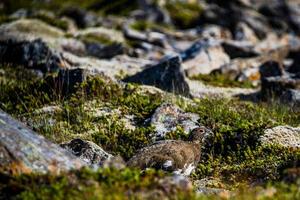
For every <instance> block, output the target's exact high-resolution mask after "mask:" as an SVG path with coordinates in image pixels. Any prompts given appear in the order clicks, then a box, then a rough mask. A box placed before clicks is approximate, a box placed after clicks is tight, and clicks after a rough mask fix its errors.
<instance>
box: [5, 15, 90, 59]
mask: <svg viewBox="0 0 300 200" xmlns="http://www.w3.org/2000/svg"><path fill="white" fill-rule="evenodd" d="M0 35H1V37H0V41H1V42H7V41H8V40H12V41H15V42H33V41H35V40H42V41H43V42H44V43H45V44H46V45H47V46H48V47H49V48H50V49H52V50H53V51H54V49H55V51H69V52H71V53H74V54H77V55H82V54H84V53H85V46H84V44H83V43H82V42H81V41H78V40H75V39H73V38H66V37H64V36H65V33H64V32H63V31H62V30H60V29H58V28H56V27H52V26H50V25H48V24H46V23H44V22H42V21H40V20H37V19H20V20H16V21H13V22H10V23H7V24H2V25H1V26H0Z"/></svg>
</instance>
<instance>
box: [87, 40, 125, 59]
mask: <svg viewBox="0 0 300 200" xmlns="http://www.w3.org/2000/svg"><path fill="white" fill-rule="evenodd" d="M86 51H87V54H88V55H89V56H94V57H96V58H100V59H101V58H107V59H109V58H113V57H114V56H116V55H120V54H123V53H124V47H123V45H122V44H117V43H116V44H111V45H101V44H98V43H86Z"/></svg>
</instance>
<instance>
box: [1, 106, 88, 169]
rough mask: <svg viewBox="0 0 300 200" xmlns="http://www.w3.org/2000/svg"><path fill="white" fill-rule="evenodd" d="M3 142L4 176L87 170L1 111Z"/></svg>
mask: <svg viewBox="0 0 300 200" xmlns="http://www.w3.org/2000/svg"><path fill="white" fill-rule="evenodd" d="M0 139H1V140H0V141H1V142H0V169H1V171H2V172H4V173H10V174H19V173H30V172H34V173H49V172H52V173H60V172H62V171H67V170H71V169H79V168H81V167H83V166H86V164H85V163H83V162H82V161H80V160H79V159H77V158H76V157H75V156H73V155H72V154H70V153H68V152H66V151H65V150H63V149H61V148H60V147H59V146H57V145H55V144H53V143H51V142H50V141H48V140H46V139H45V138H44V137H42V136H41V135H38V134H37V133H35V132H33V131H32V130H30V129H28V128H27V127H26V126H24V125H23V124H21V123H20V122H18V121H16V120H14V119H13V118H12V117H10V116H9V115H8V114H7V113H5V112H3V111H1V110H0Z"/></svg>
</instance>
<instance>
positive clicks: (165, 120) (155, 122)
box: [150, 103, 199, 140]
mask: <svg viewBox="0 0 300 200" xmlns="http://www.w3.org/2000/svg"><path fill="white" fill-rule="evenodd" d="M198 119H199V116H198V115H197V114H194V113H185V112H184V111H183V110H181V109H180V108H179V107H177V106H175V105H173V104H170V103H164V104H162V105H161V106H159V107H158V108H157V109H156V110H155V112H154V114H153V115H152V117H151V119H150V123H151V125H152V126H154V127H155V136H154V140H158V139H163V138H164V137H165V135H166V133H168V132H171V131H175V130H176V129H177V128H178V127H182V128H183V130H184V131H185V133H186V134H188V133H189V132H190V131H191V130H193V129H194V128H196V127H198V126H199V125H198V122H197V121H198Z"/></svg>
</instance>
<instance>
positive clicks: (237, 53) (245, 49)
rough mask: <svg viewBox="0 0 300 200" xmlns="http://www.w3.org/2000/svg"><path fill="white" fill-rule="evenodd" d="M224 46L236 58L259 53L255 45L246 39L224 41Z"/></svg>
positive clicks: (254, 55) (226, 51)
mask: <svg viewBox="0 0 300 200" xmlns="http://www.w3.org/2000/svg"><path fill="white" fill-rule="evenodd" d="M222 47H223V49H224V51H225V53H227V54H228V55H229V57H230V58H231V59H234V58H251V57H256V56H258V55H259V53H258V52H255V50H254V49H253V47H254V46H253V45H252V44H251V43H249V42H247V41H246V42H244V41H229V40H227V41H224V42H223V43H222Z"/></svg>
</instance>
